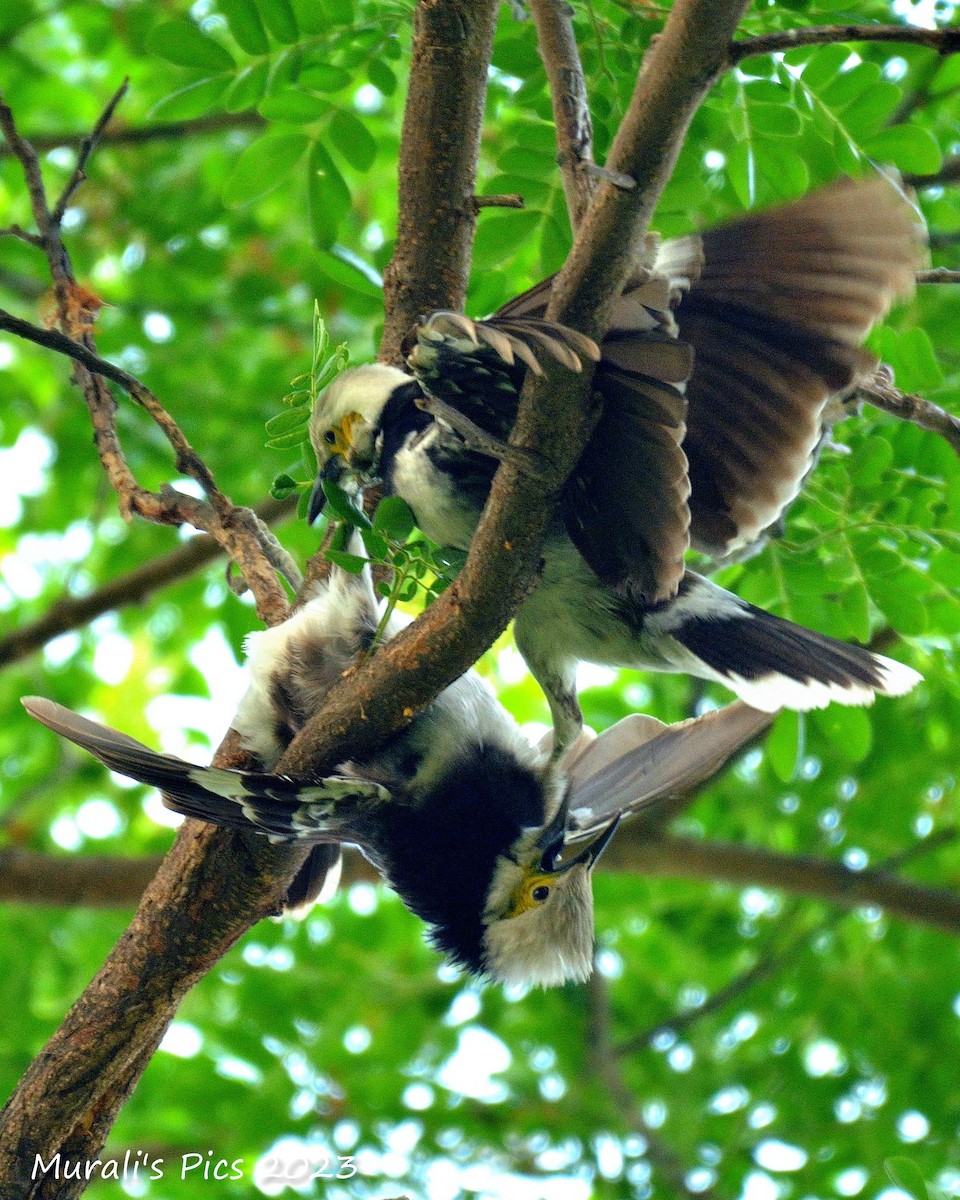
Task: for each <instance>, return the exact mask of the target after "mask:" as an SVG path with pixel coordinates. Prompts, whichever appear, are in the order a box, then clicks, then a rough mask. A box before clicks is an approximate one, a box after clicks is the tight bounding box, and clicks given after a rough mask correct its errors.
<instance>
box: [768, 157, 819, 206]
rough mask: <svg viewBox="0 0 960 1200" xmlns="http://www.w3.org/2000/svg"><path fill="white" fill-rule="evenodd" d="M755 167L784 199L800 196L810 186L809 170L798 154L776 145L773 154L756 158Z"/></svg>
mask: <svg viewBox="0 0 960 1200" xmlns="http://www.w3.org/2000/svg"><path fill="white" fill-rule="evenodd" d="M757 167H758V168H759V170H760V172H761V173H762V175H763V177H764V179H765V180H766V181H767V183H769V184H770V187H771V188H772V189H773V191H774V193H775V194H776V195H777V196H780V197H782V198H783V199H784V200H792V199H794V198H795V197H797V196H802V195H803V194H804V193H805V192H806V191H807V189H808V188H809V186H810V172H809V171H808V170H807V164H806V163H805V162H804V161H803V159H802V158H801V157H800V155H799V154H797V153H796V152H795V151H793V150H789V149H787V148H786V147H785V146H782V145H778V146H777V148H776V153H775V154H764V155H761V156H759V157H758V158H757Z"/></svg>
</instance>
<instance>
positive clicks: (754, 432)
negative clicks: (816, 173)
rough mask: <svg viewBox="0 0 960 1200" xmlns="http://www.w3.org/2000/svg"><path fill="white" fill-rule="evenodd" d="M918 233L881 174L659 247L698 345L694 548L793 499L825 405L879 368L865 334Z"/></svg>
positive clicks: (731, 544) (731, 545)
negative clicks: (866, 346)
mask: <svg viewBox="0 0 960 1200" xmlns="http://www.w3.org/2000/svg"><path fill="white" fill-rule="evenodd" d="M922 234H923V229H922V225H921V223H920V219H919V217H918V215H917V213H916V211H915V209H914V208H913V206H912V205H911V204H910V202H909V200H908V199H907V197H906V196H905V195H904V193H903V192H902V191H901V190H900V189H899V188H898V187H897V186H896V184H895V183H894V182H892V181H891V180H889V179H887V178H885V177H883V176H874V177H873V178H871V179H868V180H864V181H860V182H852V181H850V180H841V181H840V182H838V183H835V184H833V185H831V186H830V187H826V188H822V189H820V190H819V191H815V192H811V193H810V194H809V195H807V196H804V197H803V198H802V199H800V200H797V201H796V202H795V203H792V204H787V205H782V206H780V207H777V208H773V209H769V210H767V211H765V212H760V213H756V214H752V215H750V216H747V217H745V218H743V219H741V220H737V221H734V222H732V223H731V224H729V225H725V226H722V227H720V228H718V229H714V230H712V231H710V232H708V233H705V234H703V235H702V236H701V237H691V238H680V239H678V240H676V241H672V242H666V243H665V244H664V245H663V247H662V248H661V251H660V254H659V255H658V258H657V263H656V267H657V270H659V271H661V272H662V273H663V274H665V275H666V276H667V277H668V278H670V279H671V281H672V282H673V283H675V284H676V283H679V284H680V288H681V299H680V301H679V303H678V305H677V307H676V313H675V315H676V318H677V322H678V325H679V328H680V336H681V337H682V338H683V339H684V340H685V341H687V342H689V343H690V345H691V346H692V347H693V350H694V370H693V373H692V375H691V378H690V382H689V384H688V387H687V406H688V407H687V436H686V439H685V441H684V443H683V448H684V450H685V451H686V454H687V458H688V460H689V464H690V466H689V475H690V484H691V496H690V510H691V537H692V541H693V544H694V545H695V546H696V547H697V548H698V549H701V550H704V551H706V552H708V553H711V554H715V555H722V554H727V553H729V552H730V551H732V550H735V549H737V548H739V547H741V546H744V545H747V544H749V543H750V542H752V541H754V540H755V539H756V538H757V537H758V536H759V535H760V534H761V533H762V532H763V531H764V530H765V529H766V528H767V527H768V526H770V525H771V524H772V523H773V522H774V521H776V520H777V518H778V517H779V516H780V514H781V513H782V512H783V510H784V509H785V508H786V506H787V505H788V504H789V503H790V502H791V501H792V500H793V499H794V498H795V497H796V495H797V493H798V492H799V490H800V487H801V484H802V483H803V480H804V478H805V476H806V474H807V472H808V470H809V468H810V466H811V462H812V459H813V455H814V453H815V451H816V449H817V446H818V444H819V442H820V438H821V433H822V422H821V414H822V412H823V407H824V405H825V403H826V402H827V400H828V399H829V398H830V397H831V396H833V395H836V394H838V393H842V392H844V391H846V390H847V389H848V388H850V387H851V386H852V385H853V384H854V383H855V382H856V379H857V377H858V375H861V374H862V373H864V372H866V371H868V370H870V369H871V368H872V367H873V366H874V365H875V363H876V360H875V358H874V357H873V355H871V354H869V353H867V352H866V351H864V350H862V349H860V344H861V342H862V341H863V339H864V338H865V337H866V336H867V334H868V333H869V331H870V329H871V327H872V326H873V325H874V324H875V323H876V322H877V321H879V320H880V319H881V318H882V317H883V316H885V314H886V313H887V311H888V310H889V309H890V307H891V305H892V304H893V303H894V302H895V301H896V300H897V299H900V298H903V297H906V296H909V295H910V294H911V292H912V291H913V287H914V277H915V272H916V270H917V267H918V266H919V265H920V260H921V257H922V251H921V248H922V242H923V237H922ZM684 281H689V288H688V289H686V288H684V286H683V285H684ZM605 349H606V348H604V350H605Z"/></svg>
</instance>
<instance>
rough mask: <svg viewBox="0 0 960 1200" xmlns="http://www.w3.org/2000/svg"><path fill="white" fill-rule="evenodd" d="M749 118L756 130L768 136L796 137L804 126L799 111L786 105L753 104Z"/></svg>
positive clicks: (748, 113) (749, 111)
mask: <svg viewBox="0 0 960 1200" xmlns="http://www.w3.org/2000/svg"><path fill="white" fill-rule="evenodd" d="M747 119H748V120H749V121H750V126H751V128H752V129H753V130H754V131H755V132H757V133H762V134H765V135H766V136H767V137H791V138H792V137H796V136H797V134H798V133H799V132H800V130H801V128H802V126H803V121H802V120H801V117H800V114H799V112H798V111H797V110H796V109H795V108H788V107H787V106H786V105H774V104H752V105H750V107H749V108H748V109H747Z"/></svg>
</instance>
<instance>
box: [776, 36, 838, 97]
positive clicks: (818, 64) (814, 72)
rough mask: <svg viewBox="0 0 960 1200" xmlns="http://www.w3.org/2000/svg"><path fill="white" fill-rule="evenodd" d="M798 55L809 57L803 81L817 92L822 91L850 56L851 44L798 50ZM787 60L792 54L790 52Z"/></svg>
mask: <svg viewBox="0 0 960 1200" xmlns="http://www.w3.org/2000/svg"><path fill="white" fill-rule="evenodd" d="M797 54H798V55H803V56H806V57H807V62H806V64H805V65H804V68H803V75H802V78H803V82H804V83H805V84H806V85H807V87H809V88H811V89H812V90H813V91H815V92H820V91H821V90H822V89H823V88H825V87H826V85H827V84H828V83H829V82H830V80H831V79H833V77H834V76H835V75H836V74H837V73H838V72H839V71H840V68H841V67H842V66H843V64H844V63H845V62H846V61H847V59H849V57H850V47H849V46H837V45H833V46H824V47H823V48H821V49H817V50H812V51H811V50H801V51H797ZM786 57H787V61H788V62H789V61H790V58H791V56H790V55H789V54H788V55H787V56H786Z"/></svg>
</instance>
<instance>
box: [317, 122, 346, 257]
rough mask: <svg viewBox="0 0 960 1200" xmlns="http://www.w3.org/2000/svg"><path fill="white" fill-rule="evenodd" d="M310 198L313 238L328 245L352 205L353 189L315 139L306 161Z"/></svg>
mask: <svg viewBox="0 0 960 1200" xmlns="http://www.w3.org/2000/svg"><path fill="white" fill-rule="evenodd" d="M307 199H308V201H309V205H310V224H311V226H312V228H313V237H314V242H315V243H316V245H317V247H318V248H319V249H327V248H328V247H329V246H331V245H332V244H333V242H334V241H335V240H336V236H337V227H338V225H339V223H340V219H341V214H344V213H346V212H348V211H349V209H350V189H349V188H348V187H347V185H346V182H345V181H344V178H343V176H342V175H341V174H340V172H339V171H338V170H337V167H336V165H335V164H334V162H333V160H332V159H331V157H330V155H329V153H328V152H327V149H326V147H325V146H324V145H323V143H322V142H319V141H317V142H314V143H313V147H312V149H311V151H310V158H309V160H308V162H307Z"/></svg>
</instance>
